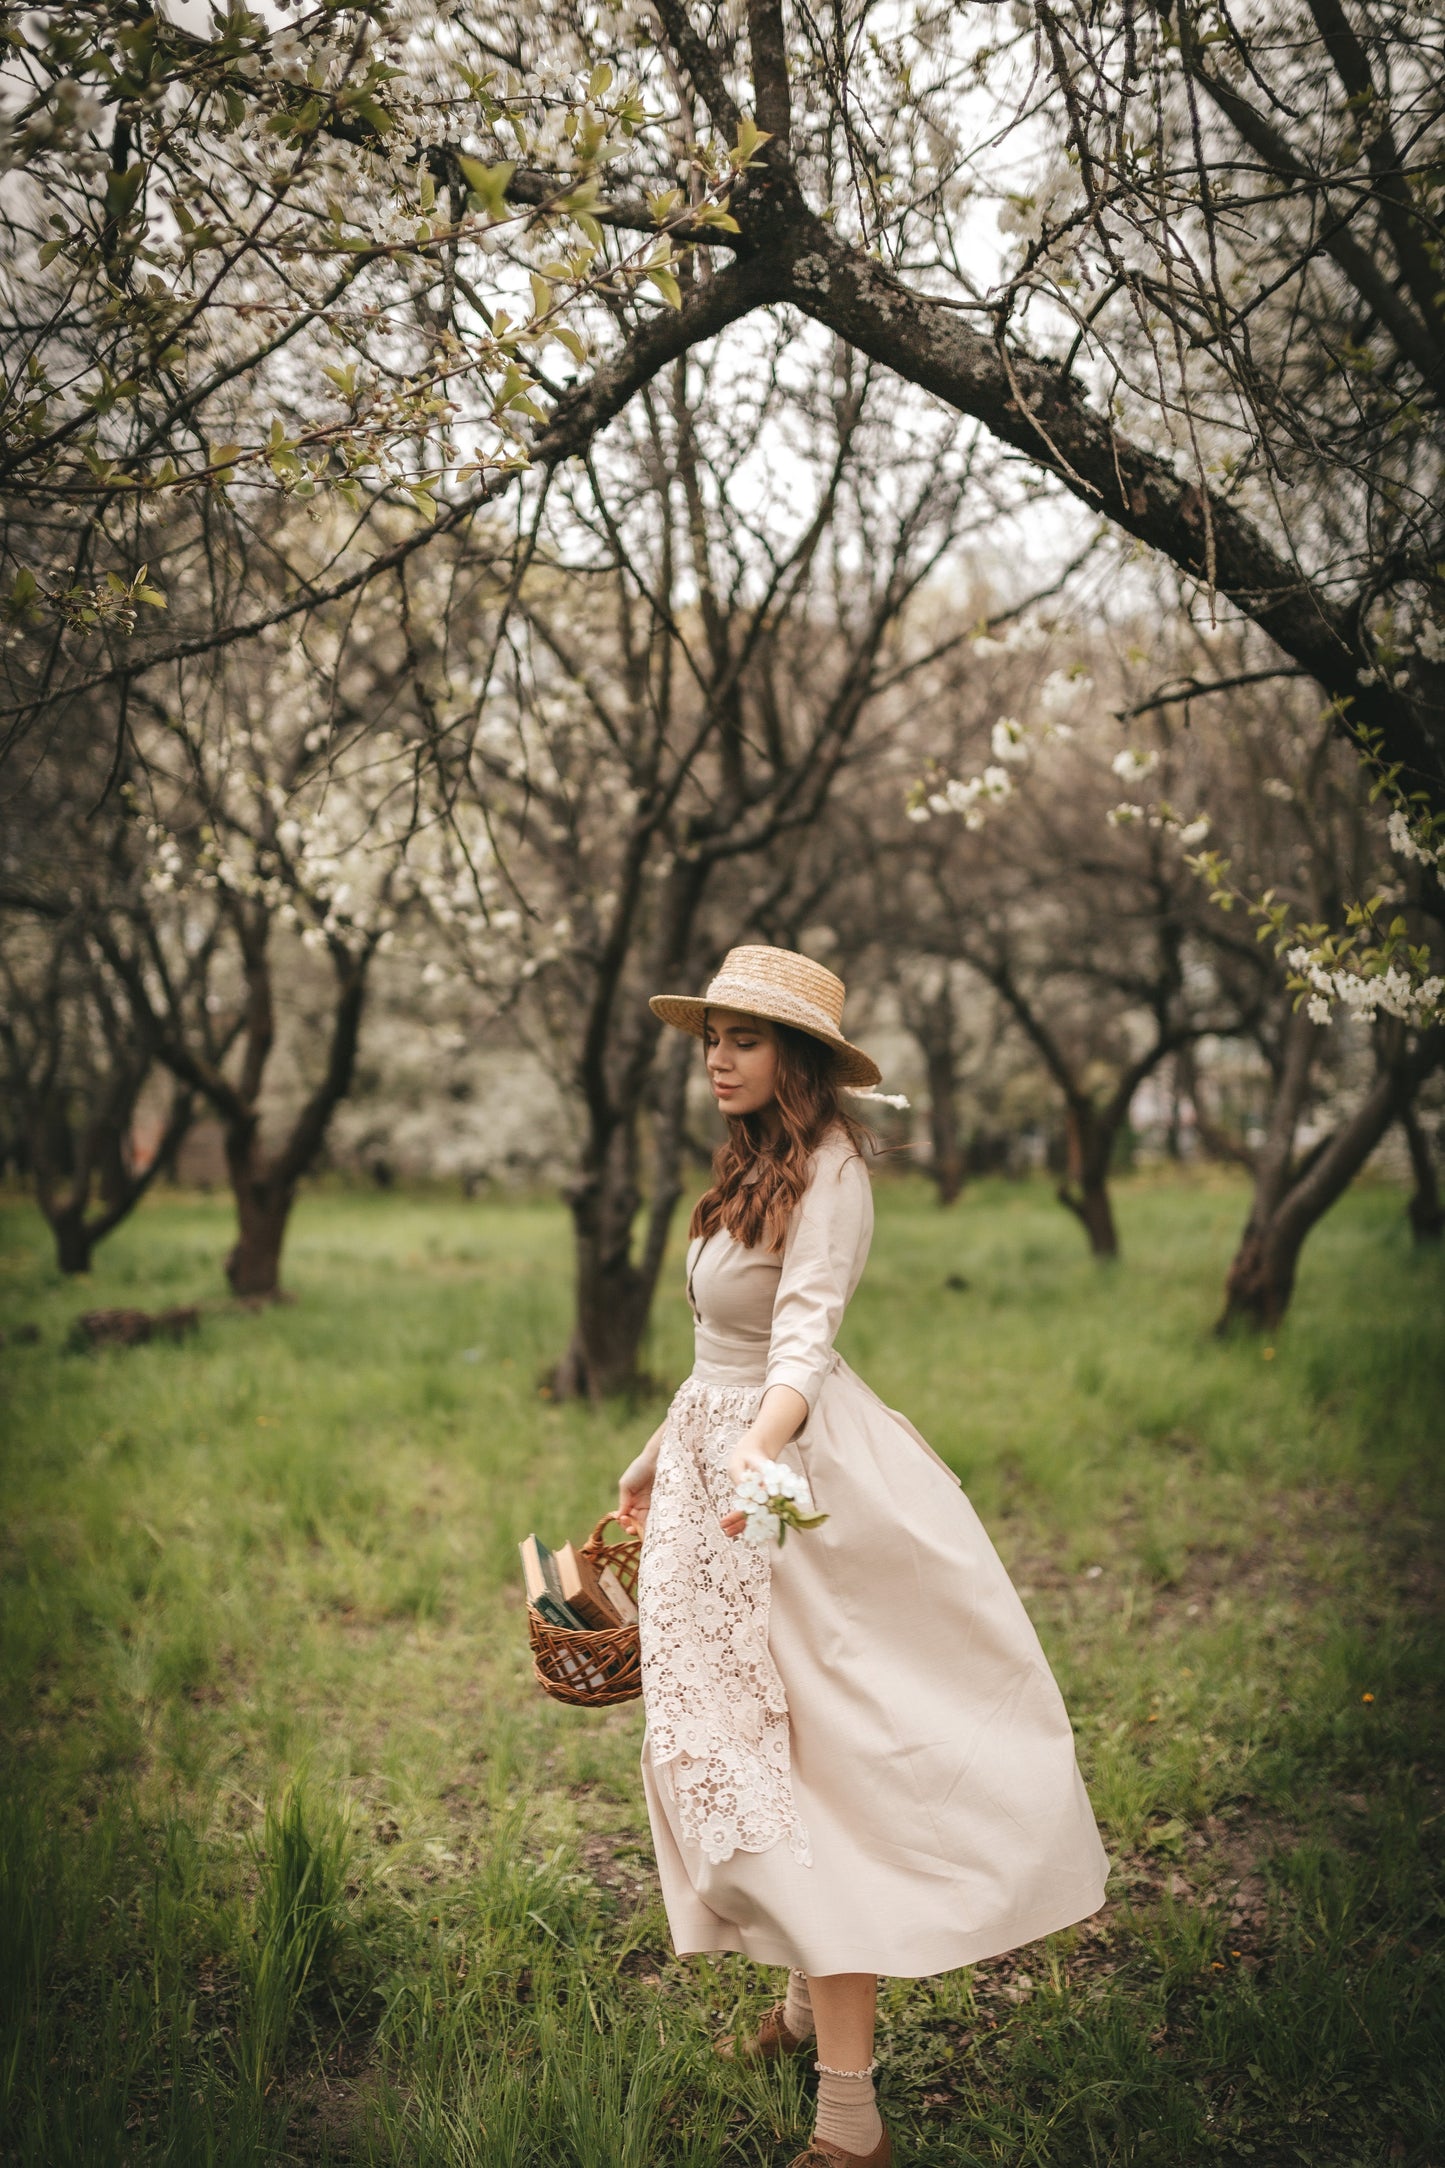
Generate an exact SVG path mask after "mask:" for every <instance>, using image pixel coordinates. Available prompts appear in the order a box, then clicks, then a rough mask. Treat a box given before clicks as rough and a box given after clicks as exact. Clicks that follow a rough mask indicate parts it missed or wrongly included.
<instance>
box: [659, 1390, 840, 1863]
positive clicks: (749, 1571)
mask: <svg viewBox="0 0 1445 2168" xmlns="http://www.w3.org/2000/svg"><path fill="white" fill-rule="evenodd" d="M762 1396H763V1388H762V1386H761V1385H759V1384H749V1385H742V1384H735V1383H723V1382H716V1381H713V1380H711V1379H708V1378H702V1377H696V1376H694V1377H691V1378H689V1379H688V1380H687V1381H686V1383H685V1384H683V1385H682V1386H681V1387H680V1388H679V1390H678V1392H677V1393H676V1395H675V1396H674V1398H673V1401H672V1405H671V1407H670V1408H669V1409H668V1413H667V1425H666V1428H665V1430H664V1432H663V1437H662V1443H661V1446H660V1448H659V1451H658V1458H657V1474H656V1477H655V1478H654V1481H653V1488H652V1509H651V1511H650V1512H649V1514H648V1517H647V1540H646V1542H645V1543H644V1545H643V1549H642V1560H641V1565H640V1568H639V1573H638V1584H637V1606H638V1614H639V1620H640V1626H641V1636H642V1684H643V1694H644V1697H645V1700H646V1705H647V1739H648V1748H649V1751H650V1753H651V1757H652V1765H653V1768H654V1769H655V1770H656V1772H657V1774H658V1777H659V1779H660V1781H661V1782H662V1783H664V1784H665V1785H666V1786H667V1787H668V1791H669V1794H670V1796H671V1798H672V1800H673V1802H674V1804H675V1805H676V1808H677V1815H678V1820H679V1822H680V1824H681V1826H682V1829H683V1831H684V1833H685V1834H686V1835H687V1836H688V1837H690V1838H691V1839H692V1841H693V1843H695V1844H696V1845H697V1847H698V1849H699V1850H700V1851H701V1852H702V1854H703V1857H704V1858H705V1859H708V1860H711V1861H712V1862H713V1863H714V1864H715V1865H716V1864H719V1863H720V1862H722V1861H723V1860H726V1859H730V1858H731V1857H732V1855H733V1853H734V1852H765V1851H767V1850H768V1848H769V1847H770V1846H771V1845H773V1844H775V1843H776V1842H777V1841H778V1839H779V1838H780V1837H784V1836H785V1837H786V1838H787V1839H788V1842H789V1845H790V1847H791V1849H792V1852H793V1856H794V1857H795V1858H796V1859H797V1860H798V1861H799V1862H800V1863H801V1864H802V1865H804V1866H811V1864H812V1859H811V1854H810V1852H809V1849H808V1834H807V1831H806V1829H805V1828H804V1826H803V1824H802V1822H801V1821H800V1820H799V1818H798V1815H797V1812H796V1809H795V1807H794V1803H793V1788H792V1781H791V1775H790V1767H789V1763H790V1742H789V1733H788V1704H787V1698H786V1696H785V1694H784V1692H783V1682H782V1680H781V1678H780V1677H779V1675H778V1669H777V1665H776V1664H775V1663H774V1662H773V1658H772V1655H771V1653H770V1652H769V1648H768V1603H769V1595H770V1591H771V1585H772V1556H771V1552H770V1551H769V1550H767V1549H762V1548H755V1547H754V1546H753V1545H752V1544H749V1543H738V1542H734V1541H733V1540H732V1539H731V1538H730V1537H728V1536H725V1535H724V1534H723V1531H722V1527H721V1522H720V1516H721V1515H722V1514H723V1513H725V1512H727V1511H728V1509H729V1506H730V1504H731V1500H732V1483H731V1480H730V1478H729V1476H728V1472H727V1464H728V1459H729V1457H730V1455H731V1454H732V1452H733V1451H734V1449H735V1447H736V1446H737V1443H738V1440H739V1439H740V1438H741V1437H742V1435H743V1432H744V1431H745V1430H746V1429H747V1427H748V1425H749V1423H751V1421H752V1419H753V1417H754V1416H755V1415H756V1414H757V1411H758V1405H759V1402H760V1401H761V1399H762Z"/></svg>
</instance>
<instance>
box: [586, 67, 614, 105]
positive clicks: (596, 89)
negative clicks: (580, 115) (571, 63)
mask: <svg viewBox="0 0 1445 2168" xmlns="http://www.w3.org/2000/svg"><path fill="white" fill-rule="evenodd" d="M611 88H612V70H611V68H609V66H608V65H607V62H606V61H605V60H599V61H598V63H597V65H596V67H595V68H594V69H593V70H592V73H591V74H590V75H589V76H588V78H587V95H588V97H589V98H600V97H602V96H603V94H604V93H605V92H606V91H609V90H611Z"/></svg>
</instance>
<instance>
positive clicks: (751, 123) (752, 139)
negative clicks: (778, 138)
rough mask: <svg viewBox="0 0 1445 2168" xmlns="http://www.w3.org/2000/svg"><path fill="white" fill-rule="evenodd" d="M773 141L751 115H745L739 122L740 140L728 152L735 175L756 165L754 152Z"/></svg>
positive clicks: (729, 162) (729, 161)
mask: <svg viewBox="0 0 1445 2168" xmlns="http://www.w3.org/2000/svg"><path fill="white" fill-rule="evenodd" d="M772 140H773V139H772V137H771V136H770V135H765V134H764V133H763V131H762V130H761V129H760V128H759V126H758V124H757V122H756V121H755V120H754V119H753V117H752V115H751V113H744V115H743V116H742V119H741V120H740V121H739V122H738V139H737V141H736V143H734V145H733V147H732V149H731V150H730V151H729V152H728V164H729V165H730V166H731V167H732V169H733V171H734V172H735V173H741V172H743V171H744V169H745V168H747V167H749V166H752V165H753V164H754V163H755V159H754V156H753V154H754V152H755V151H757V150H759V149H760V148H761V147H762V145H763V144H764V143H771V142H772Z"/></svg>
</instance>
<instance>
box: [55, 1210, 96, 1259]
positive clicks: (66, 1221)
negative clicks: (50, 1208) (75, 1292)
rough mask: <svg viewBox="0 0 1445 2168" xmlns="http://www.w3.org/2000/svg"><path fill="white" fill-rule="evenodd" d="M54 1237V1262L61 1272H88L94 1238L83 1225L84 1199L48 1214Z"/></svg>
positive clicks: (84, 1224)
mask: <svg viewBox="0 0 1445 2168" xmlns="http://www.w3.org/2000/svg"><path fill="white" fill-rule="evenodd" d="M47 1216H48V1218H49V1220H50V1228H51V1232H52V1233H53V1235H54V1236H55V1261H56V1263H57V1264H58V1265H59V1267H60V1269H61V1271H62V1272H65V1273H74V1272H89V1270H90V1262H91V1254H92V1252H93V1250H94V1248H95V1237H94V1235H93V1234H92V1232H91V1230H90V1228H89V1227H87V1225H86V1223H85V1199H84V1198H83V1197H82V1198H79V1199H76V1200H73V1201H72V1202H71V1203H69V1204H66V1205H62V1206H61V1207H60V1208H59V1210H58V1211H54V1212H51V1213H49V1214H48V1215H47Z"/></svg>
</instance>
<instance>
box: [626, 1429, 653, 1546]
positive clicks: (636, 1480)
mask: <svg viewBox="0 0 1445 2168" xmlns="http://www.w3.org/2000/svg"><path fill="white" fill-rule="evenodd" d="M656 1473H657V1440H656V1439H655V1438H649V1439H648V1441H647V1444H646V1445H645V1446H644V1447H643V1448H642V1451H641V1452H640V1453H639V1454H638V1456H637V1458H636V1460H635V1461H633V1463H632V1465H631V1467H630V1468H624V1469H623V1471H622V1474H621V1475H620V1476H619V1477H618V1479H617V1518H618V1520H619V1521H621V1523H622V1525H623V1527H624V1528H631V1529H634V1530H635V1531H636V1532H637V1534H638V1535H639V1536H640V1535H641V1534H642V1532H643V1528H644V1526H645V1524H646V1521H647V1514H648V1509H649V1507H650V1506H651V1504H652V1479H653V1477H654V1476H655V1475H656Z"/></svg>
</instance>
